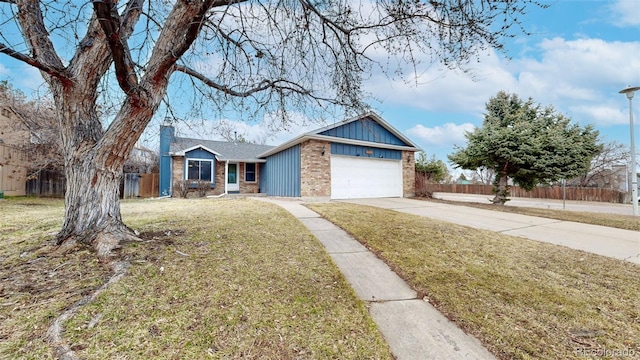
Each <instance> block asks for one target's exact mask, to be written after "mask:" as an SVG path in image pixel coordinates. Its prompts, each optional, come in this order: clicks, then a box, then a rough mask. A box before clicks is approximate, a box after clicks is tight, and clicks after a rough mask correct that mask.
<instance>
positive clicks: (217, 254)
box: [0, 199, 391, 359]
mask: <svg viewBox="0 0 640 360" xmlns="http://www.w3.org/2000/svg"><path fill="white" fill-rule="evenodd" d="M62 210H63V204H62V202H61V201H58V200H42V199H7V200H4V201H3V202H2V203H1V204H0V219H2V220H0V236H2V238H1V240H0V278H1V279H2V282H1V283H0V284H1V285H0V305H1V306H0V323H1V324H2V325H1V327H0V358H22V359H43V358H52V357H53V354H52V353H51V351H50V349H49V347H48V345H47V344H46V343H45V342H44V340H43V338H44V335H45V332H46V331H47V328H48V327H49V326H50V324H51V322H52V321H53V319H55V318H56V317H57V316H59V315H60V313H61V312H62V311H64V310H65V309H67V308H69V307H70V306H71V305H72V304H74V303H75V302H77V301H78V300H80V299H82V297H83V296H85V295H87V294H89V293H91V291H93V290H95V289H96V288H97V287H98V286H100V285H101V284H103V283H104V282H105V281H106V280H107V279H108V277H109V276H110V275H111V272H110V270H109V268H108V267H107V266H106V265H105V264H103V263H101V262H100V261H97V260H96V258H95V255H94V254H93V253H92V252H90V251H87V250H85V249H78V251H75V252H73V253H69V254H56V253H55V251H52V250H53V247H52V246H51V245H52V244H51V240H52V238H53V236H54V234H55V231H56V230H58V229H59V226H60V224H61V216H62ZM122 212H123V218H124V219H125V222H126V223H127V224H128V225H129V226H131V227H132V228H134V229H137V230H138V231H139V232H140V236H141V238H142V239H143V240H144V241H142V242H138V243H131V244H127V245H126V246H125V248H124V249H123V250H122V251H121V256H122V258H123V259H126V260H127V261H129V262H130V264H131V266H130V268H129V269H128V273H127V275H126V276H125V277H123V278H122V279H121V280H120V281H119V282H117V283H115V284H114V285H113V286H111V287H110V288H108V289H107V290H106V291H105V292H103V293H102V294H101V295H100V296H99V297H98V298H97V300H96V301H95V302H93V303H90V304H89V305H87V306H85V307H83V308H82V309H81V310H80V311H79V312H78V313H77V314H76V315H75V317H73V318H72V319H71V320H70V321H68V322H66V323H65V324H64V326H65V329H66V331H65V333H64V339H65V340H66V341H67V343H68V344H70V345H71V348H72V349H73V350H74V351H75V352H76V353H77V354H78V355H79V356H80V357H81V358H83V359H114V358H122V359H124V358H126V359H154V358H162V359H205V358H214V359H223V358H224V359H227V358H249V359H306V358H314V359H315V358H345V359H365V358H367V359H370V358H376V359H389V358H391V354H390V352H389V349H388V347H387V345H386V344H385V342H384V340H383V338H382V336H381V335H380V333H379V332H378V330H377V328H376V326H375V324H374V323H373V321H372V320H371V318H370V317H369V315H368V312H367V309H366V308H365V307H364V305H363V304H362V303H361V302H360V301H358V300H357V298H356V296H355V294H354V293H353V291H352V290H351V288H350V287H349V286H348V284H347V283H346V282H345V281H344V279H343V278H342V276H341V274H340V272H339V270H338V269H337V268H336V267H335V265H334V264H333V263H332V262H331V260H330V258H329V257H328V255H327V254H326V252H325V251H324V248H323V247H322V245H321V244H319V242H318V241H317V240H316V239H315V238H314V237H313V236H312V235H311V234H310V232H309V231H308V230H307V229H306V228H305V227H304V226H303V225H302V224H300V223H299V222H298V221H297V220H296V219H295V218H294V217H293V216H291V215H290V214H289V213H288V212H286V211H285V210H283V209H281V208H279V207H277V206H275V205H272V204H268V203H264V202H259V201H252V200H241V199H239V200H224V199H216V200H212V199H190V200H178V199H165V200H136V201H126V202H124V203H123V205H122Z"/></svg>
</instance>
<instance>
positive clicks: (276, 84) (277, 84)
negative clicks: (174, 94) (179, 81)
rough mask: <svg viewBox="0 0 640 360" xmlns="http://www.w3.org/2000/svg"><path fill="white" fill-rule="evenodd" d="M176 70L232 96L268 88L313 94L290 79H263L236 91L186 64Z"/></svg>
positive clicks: (249, 94) (244, 95)
mask: <svg viewBox="0 0 640 360" xmlns="http://www.w3.org/2000/svg"><path fill="white" fill-rule="evenodd" d="M175 70H176V71H180V72H182V73H185V74H187V75H189V76H191V77H194V78H196V79H198V80H200V81H202V82H203V83H204V84H205V85H207V86H209V87H211V88H213V89H216V90H218V91H222V92H224V93H225V94H229V95H231V96H236V97H248V96H251V95H253V94H255V93H257V92H260V91H264V90H267V89H279V90H291V91H294V92H297V93H300V94H305V95H311V91H309V90H307V89H304V88H303V87H301V86H299V85H298V84H295V83H293V82H290V81H286V80H283V79H278V80H266V79H265V80H262V81H261V82H259V83H258V84H256V85H255V86H253V87H252V88H249V89H247V90H245V91H236V90H233V89H232V88H231V87H229V86H227V85H222V84H218V83H216V82H215V81H213V80H211V79H209V78H208V77H207V76H205V75H203V74H201V73H199V72H197V71H195V70H194V69H191V68H189V67H187V66H184V65H176V67H175Z"/></svg>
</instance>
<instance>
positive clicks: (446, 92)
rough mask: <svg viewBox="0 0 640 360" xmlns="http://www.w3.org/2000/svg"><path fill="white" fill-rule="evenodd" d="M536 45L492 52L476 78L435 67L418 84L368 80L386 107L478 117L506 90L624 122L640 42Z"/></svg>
mask: <svg viewBox="0 0 640 360" xmlns="http://www.w3.org/2000/svg"><path fill="white" fill-rule="evenodd" d="M535 48H536V49H537V52H529V53H528V54H536V55H535V57H534V56H532V55H526V56H523V57H520V58H515V59H513V60H511V61H507V60H505V59H502V58H500V57H499V56H498V55H497V54H495V53H493V52H491V53H489V54H487V56H485V57H483V58H482V59H481V60H482V61H480V62H479V63H477V64H475V68H474V69H472V70H473V72H472V73H473V74H474V75H475V77H474V78H472V77H471V76H469V75H468V74H466V73H463V72H460V71H444V70H443V69H437V68H436V67H435V66H434V67H432V68H430V69H427V71H425V72H424V74H423V75H422V77H421V79H424V81H423V84H421V85H419V86H415V85H414V84H410V83H408V82H405V81H390V80H387V79H386V78H383V77H382V76H378V77H374V78H372V79H371V80H372V81H371V82H369V83H367V85H368V90H369V91H371V92H372V93H373V94H374V96H375V97H376V98H377V99H380V100H381V102H382V105H383V106H385V105H391V106H397V107H411V108H416V109H420V110H423V111H438V112H444V113H468V114H475V115H476V116H479V115H480V114H482V112H483V111H484V107H485V104H486V102H487V101H488V100H489V98H490V97H492V96H494V95H495V94H496V93H497V92H498V91H500V90H504V91H507V92H510V93H515V94H518V95H519V96H520V97H521V98H523V99H527V98H529V97H531V98H533V100H534V101H535V102H537V103H540V104H542V105H545V106H546V105H552V106H554V107H555V108H556V109H557V110H558V111H560V112H562V113H564V114H566V115H568V116H569V117H571V118H574V119H576V120H578V121H580V122H581V123H585V124H586V123H595V124H601V125H604V126H608V125H612V124H619V123H622V122H623V120H622V118H623V116H621V113H622V112H623V110H624V109H625V107H626V105H627V104H626V102H625V99H624V97H623V96H622V95H620V94H618V91H619V90H620V89H622V88H624V87H626V86H627V85H628V84H632V85H636V84H640V61H639V60H638V57H637V54H640V41H635V42H621V41H605V40H602V39H588V38H581V39H576V40H567V39H564V38H553V39H543V40H542V41H540V42H539V43H538V44H536V45H535ZM474 79H475V81H474ZM470 116H473V115H470Z"/></svg>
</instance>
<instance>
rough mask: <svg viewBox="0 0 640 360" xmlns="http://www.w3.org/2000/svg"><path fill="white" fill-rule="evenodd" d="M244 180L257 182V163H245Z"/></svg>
mask: <svg viewBox="0 0 640 360" xmlns="http://www.w3.org/2000/svg"><path fill="white" fill-rule="evenodd" d="M244 181H246V182H256V164H255V163H246V164H244Z"/></svg>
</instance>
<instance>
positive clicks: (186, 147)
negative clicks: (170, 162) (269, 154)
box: [169, 137, 273, 162]
mask: <svg viewBox="0 0 640 360" xmlns="http://www.w3.org/2000/svg"><path fill="white" fill-rule="evenodd" d="M272 148H273V146H269V145H257V144H249V143H237V142H228V141H213V140H200V139H189V138H181V137H176V138H175V141H174V142H172V143H171V146H170V148H169V152H170V153H171V155H177V156H184V155H185V154H186V153H187V152H189V151H191V150H195V149H204V150H206V151H208V152H210V153H212V154H214V155H215V156H216V159H218V160H220V161H240V162H263V161H264V160H261V159H259V158H258V155H259V154H261V153H263V152H265V151H269V150H270V149H272Z"/></svg>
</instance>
